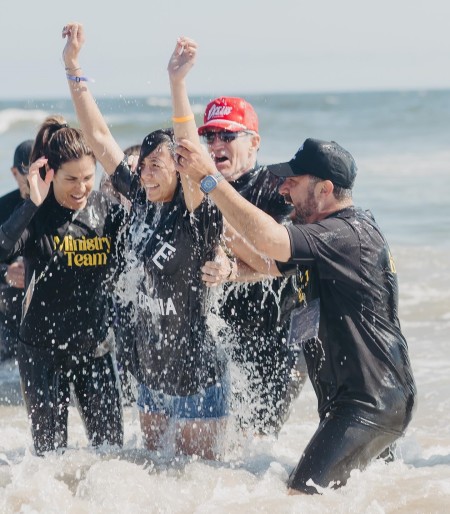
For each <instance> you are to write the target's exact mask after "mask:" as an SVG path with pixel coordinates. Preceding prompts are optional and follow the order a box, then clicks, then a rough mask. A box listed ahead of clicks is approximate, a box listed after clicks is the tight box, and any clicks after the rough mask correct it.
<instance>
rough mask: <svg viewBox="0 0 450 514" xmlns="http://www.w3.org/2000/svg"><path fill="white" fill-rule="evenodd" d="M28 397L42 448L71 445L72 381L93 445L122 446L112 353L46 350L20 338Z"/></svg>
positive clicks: (37, 441) (21, 366) (34, 432)
mask: <svg viewBox="0 0 450 514" xmlns="http://www.w3.org/2000/svg"><path fill="white" fill-rule="evenodd" d="M17 358H18V362H19V371H20V377H21V384H22V392H23V397H24V399H25V405H26V408H27V412H28V415H29V417H30V419H31V431H32V435H33V441H34V446H35V449H36V453H37V454H38V455H41V454H42V453H43V452H47V451H51V450H55V449H57V448H65V447H66V446H67V418H68V407H69V400H70V384H72V385H73V390H74V393H75V399H76V401H77V407H78V412H79V413H80V416H81V419H82V420H83V423H84V426H85V428H86V435H87V437H88V440H89V442H90V444H92V445H93V446H99V445H101V444H103V443H105V442H107V443H109V444H117V445H119V446H120V445H122V442H123V426H122V405H121V398H120V391H119V387H118V382H117V376H116V372H115V368H114V364H113V360H112V356H111V353H109V352H108V353H106V354H105V355H102V356H100V357H97V358H95V357H94V355H93V353H92V352H89V353H76V354H75V353H68V352H67V351H66V350H60V349H54V350H51V351H49V350H43V349H42V348H38V347H34V346H30V345H26V344H24V343H21V342H19V345H18V350H17Z"/></svg>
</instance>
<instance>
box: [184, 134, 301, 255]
mask: <svg viewBox="0 0 450 514" xmlns="http://www.w3.org/2000/svg"><path fill="white" fill-rule="evenodd" d="M176 151H177V154H178V155H180V156H182V157H183V159H181V161H180V160H179V161H178V165H177V169H178V171H179V172H180V173H181V174H187V175H189V176H190V177H191V178H192V179H193V180H194V181H195V182H197V183H199V182H200V180H201V179H202V178H203V177H205V176H207V175H214V173H217V170H216V167H215V165H214V162H213V160H212V159H211V158H210V156H209V155H208V154H207V153H206V152H204V151H202V149H201V148H200V149H199V148H197V147H195V146H194V145H193V144H192V143H191V142H190V141H187V140H184V139H183V140H182V141H180V142H179V145H178V146H177V150H176ZM210 197H211V198H212V200H214V203H215V204H216V205H217V207H218V208H219V209H220V210H221V211H222V214H223V215H224V217H225V218H226V220H227V221H228V223H230V225H231V226H232V227H233V228H234V229H235V230H236V231H237V232H238V233H239V234H240V235H241V236H243V237H244V238H245V239H246V240H247V241H248V242H249V243H250V244H251V245H253V246H254V247H255V248H256V250H258V252H260V253H262V254H263V255H267V257H270V258H272V259H274V260H277V261H280V262H287V261H288V260H289V259H290V257H291V242H290V239H289V234H288V231H287V229H286V227H285V226H283V225H280V224H279V223H277V222H276V221H275V220H274V219H273V218H272V217H271V216H269V215H268V214H266V213H264V212H263V211H261V210H260V209H258V208H257V207H255V206H254V205H252V204H251V203H250V202H248V201H247V200H245V199H244V198H243V197H242V196H241V195H240V194H239V193H238V192H237V191H235V189H234V188H233V187H232V186H231V185H230V184H228V182H227V181H226V180H222V181H221V182H220V183H219V184H218V186H217V187H216V188H215V189H214V190H213V191H212V192H211V193H210Z"/></svg>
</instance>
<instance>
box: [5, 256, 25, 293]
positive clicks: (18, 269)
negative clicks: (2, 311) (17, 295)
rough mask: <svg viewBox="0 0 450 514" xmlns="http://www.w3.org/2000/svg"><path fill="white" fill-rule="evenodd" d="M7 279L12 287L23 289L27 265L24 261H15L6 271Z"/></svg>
mask: <svg viewBox="0 0 450 514" xmlns="http://www.w3.org/2000/svg"><path fill="white" fill-rule="evenodd" d="M5 281H6V283H7V284H8V285H9V286H11V287H17V288H18V289H23V288H24V287H25V267H24V265H23V261H22V260H20V261H16V262H13V263H12V264H10V265H9V266H8V269H7V270H6V273H5Z"/></svg>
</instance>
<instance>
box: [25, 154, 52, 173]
mask: <svg viewBox="0 0 450 514" xmlns="http://www.w3.org/2000/svg"><path fill="white" fill-rule="evenodd" d="M47 161H48V159H47V158H46V157H39V159H37V160H36V161H34V162H33V163H32V164H31V166H30V169H29V171H28V175H29V176H30V177H31V176H33V175H36V174H37V173H39V170H40V168H42V166H45V165H46V164H47Z"/></svg>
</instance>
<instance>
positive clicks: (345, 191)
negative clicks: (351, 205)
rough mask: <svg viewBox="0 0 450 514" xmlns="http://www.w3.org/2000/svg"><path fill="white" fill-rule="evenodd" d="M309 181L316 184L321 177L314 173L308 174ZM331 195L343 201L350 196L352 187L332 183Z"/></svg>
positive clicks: (320, 180)
mask: <svg viewBox="0 0 450 514" xmlns="http://www.w3.org/2000/svg"><path fill="white" fill-rule="evenodd" d="M310 177H311V181H312V183H313V184H317V183H319V182H322V180H323V178H320V177H316V176H315V175H310ZM333 186H334V187H333V196H334V198H335V199H336V200H338V201H340V202H341V201H343V200H347V199H350V198H352V189H351V188H348V187H342V186H337V185H336V184H333Z"/></svg>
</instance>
